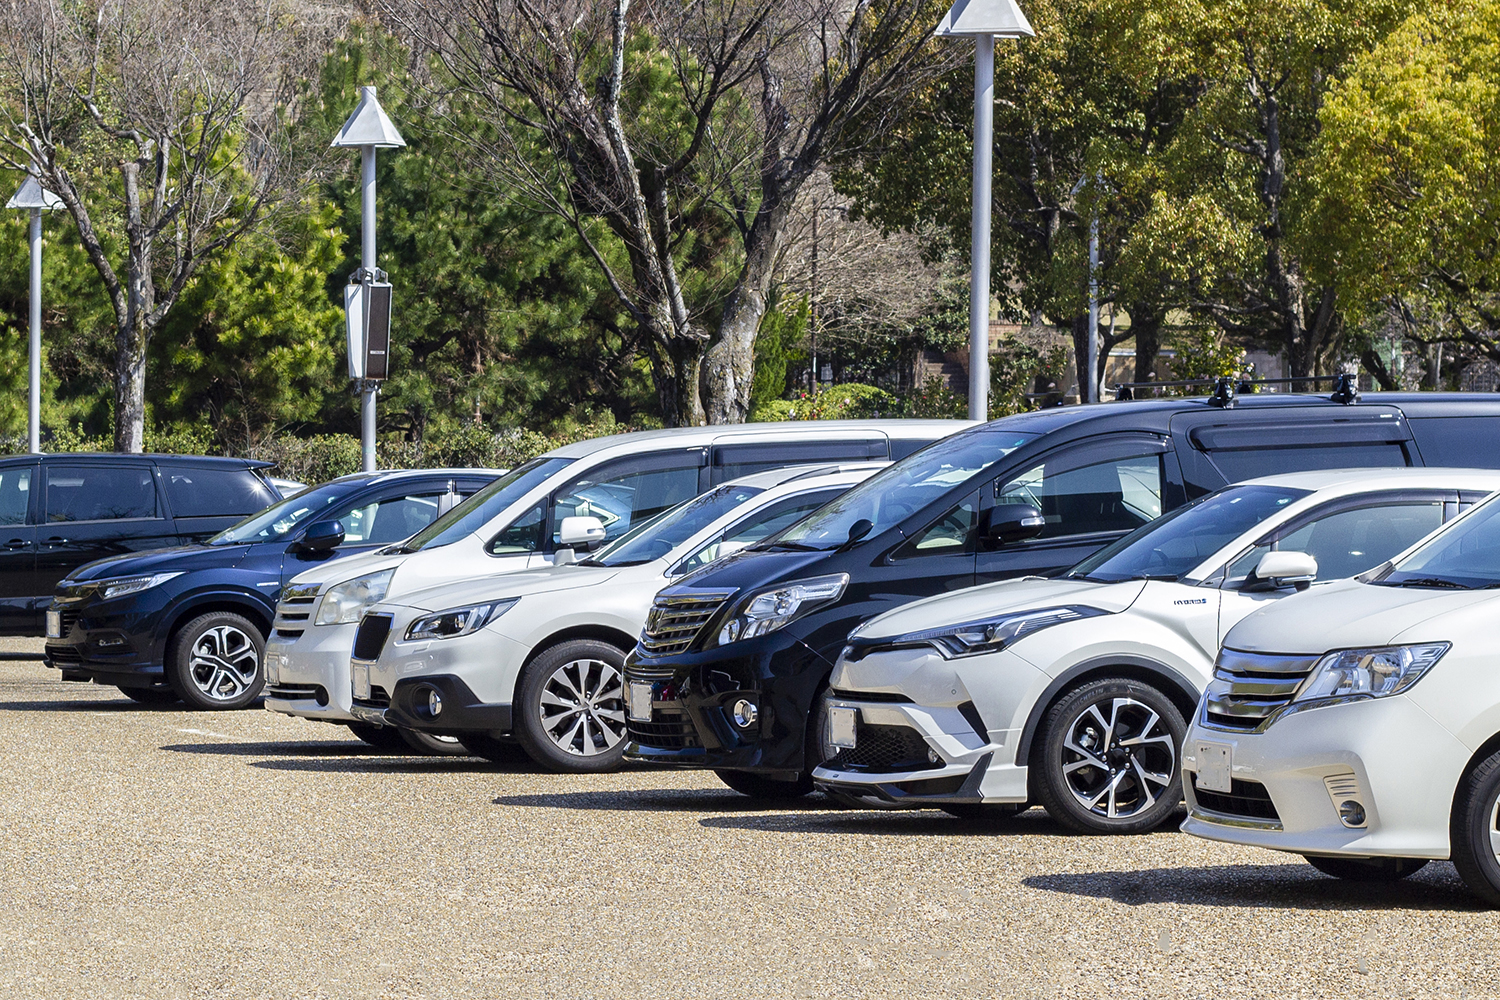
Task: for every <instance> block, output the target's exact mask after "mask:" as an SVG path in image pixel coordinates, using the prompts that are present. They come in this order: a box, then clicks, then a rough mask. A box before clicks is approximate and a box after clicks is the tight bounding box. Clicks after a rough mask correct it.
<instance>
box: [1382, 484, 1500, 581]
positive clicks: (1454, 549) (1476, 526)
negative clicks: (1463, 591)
mask: <svg viewBox="0 0 1500 1000" xmlns="http://www.w3.org/2000/svg"><path fill="white" fill-rule="evenodd" d="M1374 582H1376V583H1379V584H1382V585H1384V586H1395V587H1402V586H1419V587H1427V586H1440V587H1442V586H1452V587H1496V586H1500V498H1491V499H1490V500H1487V501H1485V502H1484V503H1483V504H1481V505H1479V506H1478V507H1475V508H1474V509H1473V510H1472V511H1470V512H1469V513H1468V514H1466V515H1465V516H1464V517H1462V518H1460V519H1459V520H1458V521H1456V522H1454V524H1453V526H1452V527H1451V528H1449V529H1448V530H1446V531H1444V532H1443V533H1442V534H1439V535H1436V536H1434V537H1433V538H1432V539H1431V540H1430V541H1429V542H1427V544H1425V545H1423V546H1422V547H1421V548H1419V549H1417V550H1416V551H1415V552H1413V553H1412V554H1411V555H1409V556H1407V557H1406V558H1405V559H1403V560H1402V561H1401V562H1399V563H1396V564H1395V565H1394V566H1392V567H1391V570H1390V572H1388V573H1386V574H1385V575H1384V576H1382V577H1381V578H1380V579H1379V580H1376V581H1374Z"/></svg>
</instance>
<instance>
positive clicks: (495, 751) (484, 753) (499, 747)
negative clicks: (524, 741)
mask: <svg viewBox="0 0 1500 1000" xmlns="http://www.w3.org/2000/svg"><path fill="white" fill-rule="evenodd" d="M458 742H459V743H460V744H461V745H462V746H463V748H464V749H465V750H467V751H469V755H470V756H472V757H483V758H484V759H485V760H487V761H489V762H490V763H492V764H530V763H531V755H530V754H528V753H527V752H526V750H525V749H524V748H523V747H522V746H521V744H519V743H517V742H516V741H515V740H502V739H499V738H497V737H494V736H490V735H489V734H487V733H465V734H464V735H462V736H460V737H459V738H458Z"/></svg>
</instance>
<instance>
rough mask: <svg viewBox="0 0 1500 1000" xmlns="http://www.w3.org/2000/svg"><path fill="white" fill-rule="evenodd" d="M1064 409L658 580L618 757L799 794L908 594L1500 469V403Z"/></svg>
mask: <svg viewBox="0 0 1500 1000" xmlns="http://www.w3.org/2000/svg"><path fill="white" fill-rule="evenodd" d="M1219 388H1220V393H1219V395H1218V396H1217V397H1215V398H1209V399H1203V398H1198V399H1157V400H1137V401H1134V402H1116V403H1104V404H1098V405H1092V406H1078V407H1067V408H1058V409H1050V410H1043V411H1038V412H1035V413H1027V414H1021V415H1018V416H1014V417H1006V418H1004V419H1001V420H995V421H992V422H990V423H988V424H983V425H981V426H978V427H974V428H972V429H970V430H967V431H962V432H960V433H958V434H955V435H953V436H952V437H949V438H945V439H944V440H942V441H938V442H937V443H935V444H932V445H929V446H928V447H927V448H924V449H923V450H921V451H919V452H917V453H916V454H914V455H911V456H910V457H908V458H906V459H903V460H902V461H900V462H898V463H896V464H895V465H893V466H891V467H890V468H888V469H886V470H884V471H883V472H881V473H879V474H878V475H876V476H873V477H871V478H870V479H867V480H865V481H864V482H863V483H861V484H860V485H859V486H856V487H855V488H854V489H853V490H851V491H849V492H848V493H846V494H844V496H842V497H840V498H839V499H838V500H835V501H834V502H833V503H830V504H829V505H827V506H826V507H824V508H822V509H821V510H819V511H817V512H816V513H814V514H812V515H810V516H809V517H808V518H807V519H805V520H803V521H802V522H800V523H799V524H796V525H794V526H792V527H791V528H788V529H787V530H786V531H784V532H782V533H781V534H780V535H778V536H776V537H774V538H771V539H768V540H767V541H766V542H763V543H761V544H759V545H757V546H755V547H753V548H751V549H747V550H745V551H743V552H740V553H737V554H736V555H733V556H730V557H728V558H727V559H722V560H720V561H718V562H716V563H713V564H712V565H710V566H708V567H705V568H704V569H703V570H702V571H701V572H698V573H696V574H693V575H692V576H689V577H685V578H683V579H682V580H680V581H678V582H676V583H674V584H673V585H672V586H669V587H667V588H665V589H664V590H662V591H661V593H660V594H659V595H657V598H656V601H655V604H654V607H653V608H652V611H651V613H650V617H649V618H648V619H647V623H646V627H645V630H644V631H643V632H642V634H641V639H640V642H639V643H638V645H637V646H636V648H635V650H634V652H632V653H631V654H630V657H629V658H628V660H627V661H626V682H627V683H626V690H627V691H628V692H629V693H630V695H631V698H630V702H629V706H628V712H627V716H628V718H627V730H628V737H627V738H628V740H629V742H628V744H627V748H626V758H627V759H631V760H636V761H649V762H655V763H659V764H668V765H675V766H679V767H702V768H713V769H715V770H716V771H717V772H718V773H719V776H720V777H721V778H722V779H723V780H724V782H725V783H726V784H728V785H729V786H730V787H731V788H734V789H736V790H738V791H741V792H744V793H746V794H749V795H755V796H759V797H767V798H770V797H786V796H793V795H801V794H804V793H806V792H807V791H810V790H811V788H812V778H811V771H812V769H813V767H814V766H815V765H816V764H818V763H819V760H818V753H817V746H816V745H815V744H816V734H815V733H814V732H812V730H814V729H816V728H817V727H816V726H809V725H808V716H809V713H810V712H811V710H812V707H813V706H814V705H816V704H819V703H820V702H821V695H822V692H823V691H824V690H825V689H826V685H827V680H828V676H829V674H830V673H831V671H832V669H833V664H834V661H835V660H836V659H837V658H838V654H839V651H840V649H841V648H842V647H843V646H844V643H845V642H846V641H847V639H848V636H849V634H850V631H851V630H852V629H854V628H855V627H856V626H857V625H859V624H860V623H861V622H863V621H866V620H868V619H870V618H872V617H874V616H875V615H877V614H880V613H881V612H884V611H886V610H888V609H890V608H893V607H896V606H897V605H900V604H905V603H907V602H909V601H912V600H916V599H917V598H921V597H926V596H929V595H932V594H938V593H942V592H944V591H948V590H957V589H960V588H963V587H971V586H974V585H976V584H980V583H987V582H989V581H992V580H999V579H1003V578H1006V577H1015V576H1024V575H1028V574H1047V573H1053V572H1056V571H1058V570H1060V569H1063V568H1066V567H1068V566H1071V565H1073V564H1074V563H1077V562H1078V561H1079V560H1081V559H1083V558H1084V557H1085V556H1087V555H1089V554H1090V553H1092V552H1093V551H1095V550H1096V549H1098V548H1099V547H1101V546H1103V545H1105V544H1107V543H1109V542H1111V541H1113V540H1114V539H1116V538H1119V537H1121V536H1122V535H1124V534H1125V533H1126V532H1128V531H1130V530H1132V529H1134V528H1137V527H1139V526H1140V525H1142V524H1144V523H1145V522H1147V521H1149V520H1151V519H1152V518H1154V517H1156V516H1158V515H1160V514H1162V513H1163V512H1165V511H1168V510H1171V509H1173V508H1175V507H1179V506H1181V505H1182V504H1184V503H1186V502H1187V501H1189V500H1192V499H1195V498H1197V497H1199V496H1203V495H1205V494H1207V493H1211V492H1213V491H1214V490H1217V489H1218V488H1220V487H1222V486H1225V485H1227V484H1228V483H1232V482H1240V481H1242V480H1246V479H1253V478H1255V477H1257V476H1263V475H1270V474H1272V473H1285V472H1297V471H1304V470H1313V469H1330V468H1356V467H1389V466H1408V465H1429V466H1432V465H1444V466H1467V467H1478V468H1490V469H1493V468H1500V396H1496V395H1491V394H1483V395H1480V394H1457V393H1378V394H1371V395H1369V396H1366V397H1365V398H1364V400H1363V401H1359V399H1358V395H1357V394H1356V393H1352V392H1350V391H1348V387H1347V386H1343V385H1341V387H1340V389H1341V391H1336V392H1335V393H1334V394H1333V396H1331V397H1320V396H1313V395H1303V394H1297V393H1274V394H1272V393H1266V394H1255V395H1245V396H1241V397H1240V398H1239V399H1238V400H1236V399H1234V397H1233V387H1232V386H1230V385H1224V386H1220V387H1219Z"/></svg>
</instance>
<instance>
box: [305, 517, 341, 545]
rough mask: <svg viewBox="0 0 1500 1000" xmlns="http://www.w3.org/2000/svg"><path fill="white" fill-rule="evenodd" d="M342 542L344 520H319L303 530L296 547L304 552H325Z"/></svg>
mask: <svg viewBox="0 0 1500 1000" xmlns="http://www.w3.org/2000/svg"><path fill="white" fill-rule="evenodd" d="M342 544H344V522H342V521H319V522H318V523H317V524H314V525H312V526H311V527H309V528H308V529H307V530H306V531H305V532H303V534H302V537H301V538H300V539H299V540H298V542H297V547H298V548H300V549H302V550H303V551H305V552H327V551H328V550H329V549H335V548H338V547H339V546H340V545H342Z"/></svg>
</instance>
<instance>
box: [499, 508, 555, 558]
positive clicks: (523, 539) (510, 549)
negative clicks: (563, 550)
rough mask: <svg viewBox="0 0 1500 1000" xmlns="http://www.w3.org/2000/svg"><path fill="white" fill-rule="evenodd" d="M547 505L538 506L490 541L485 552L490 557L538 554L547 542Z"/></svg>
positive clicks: (501, 530) (507, 526)
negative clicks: (527, 553)
mask: <svg viewBox="0 0 1500 1000" xmlns="http://www.w3.org/2000/svg"><path fill="white" fill-rule="evenodd" d="M546 532H547V505H546V504H538V505H537V506H535V507H533V508H531V509H530V510H528V511H527V512H526V513H524V514H522V515H521V516H520V517H518V518H516V519H515V520H514V521H512V522H511V523H510V524H508V525H506V526H505V527H504V528H502V529H500V533H499V534H498V535H496V536H495V537H494V538H492V539H490V543H489V544H488V545H486V546H485V551H486V552H488V553H489V554H490V555H492V556H513V555H519V554H522V553H526V552H540V551H541V550H542V546H543V545H544V544H545V543H546V540H547V534H546Z"/></svg>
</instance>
